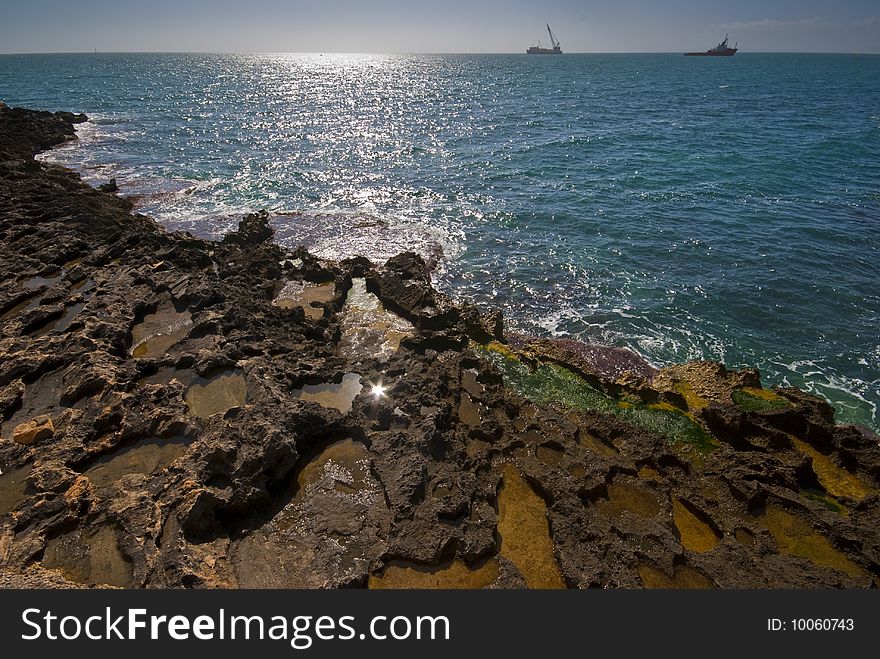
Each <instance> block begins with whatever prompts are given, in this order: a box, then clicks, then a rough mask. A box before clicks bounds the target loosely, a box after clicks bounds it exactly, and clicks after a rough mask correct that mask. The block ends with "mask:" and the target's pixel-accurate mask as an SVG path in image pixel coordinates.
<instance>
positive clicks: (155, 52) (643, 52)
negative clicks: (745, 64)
mask: <svg viewBox="0 0 880 659" xmlns="http://www.w3.org/2000/svg"><path fill="white" fill-rule="evenodd" d="M683 52H684V51H678V50H608V51H571V52H567V53H566V52H563V53H561V54H562V55H680V54H682V53H683ZM738 54H742V55H880V51H863V50H754V51H743V50H742V49H740V50H739V53H738ZM14 55H396V56H410V55H526V52H525V51H524V50H516V51H447V52H439V51H437V52H427V51H425V52H422V51H386V52H379V51H374V52H370V51H354V50H351V51H342V50H340V51H257V50H253V51H250V50H242V51H233V50H229V51H221V50H49V51H32V52H17V53H11V52H10V53H7V52H0V56H14Z"/></svg>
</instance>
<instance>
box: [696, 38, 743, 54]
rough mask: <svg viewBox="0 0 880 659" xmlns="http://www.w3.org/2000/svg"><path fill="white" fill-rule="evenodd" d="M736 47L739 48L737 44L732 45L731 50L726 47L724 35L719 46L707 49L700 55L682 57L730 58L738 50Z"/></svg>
mask: <svg viewBox="0 0 880 659" xmlns="http://www.w3.org/2000/svg"><path fill="white" fill-rule="evenodd" d="M737 46H739V43H737V44H736V45H734V47H733V48H731V47H730V46H728V45H727V35H726V34H725V35H724V41H722V42H721V43H720V44H718V45H717V46H715V47H714V48H711V49H709V50H707V51H705V52H702V53H685V54H684V55H685V57H731V56H732V55H735V54H736V51H737V50H739V49H738V48H737Z"/></svg>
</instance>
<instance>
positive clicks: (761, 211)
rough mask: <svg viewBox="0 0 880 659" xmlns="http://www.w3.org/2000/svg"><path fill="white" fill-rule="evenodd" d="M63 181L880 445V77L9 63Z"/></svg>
mask: <svg viewBox="0 0 880 659" xmlns="http://www.w3.org/2000/svg"><path fill="white" fill-rule="evenodd" d="M0 98H2V99H3V100H5V101H6V102H7V103H9V104H10V105H25V106H30V107H40V108H47V109H64V110H73V111H82V112H86V113H87V114H89V116H90V117H91V118H92V121H91V122H90V123H89V124H86V125H83V126H82V127H80V129H79V133H80V136H81V140H80V142H79V143H77V144H74V145H70V146H65V147H62V148H60V149H56V150H55V151H53V152H52V153H50V154H49V155H48V156H47V158H48V159H52V160H55V161H59V162H62V163H65V164H68V165H71V166H74V167H77V168H78V169H79V170H80V171H81V172H82V173H83V175H84V177H85V178H86V179H87V180H90V181H93V182H96V183H99V182H104V181H106V180H107V179H109V178H110V177H111V176H113V177H116V178H117V180H118V182H119V184H120V186H121V188H122V192H123V194H134V195H137V198H138V205H139V207H140V210H141V212H144V213H147V214H150V215H152V216H154V217H156V218H157V219H158V220H159V221H161V222H162V223H163V224H165V225H166V226H168V227H170V228H173V229H185V230H188V231H191V232H192V233H194V234H197V235H202V236H212V237H214V236H219V235H222V233H224V232H225V231H227V230H228V229H230V228H231V227H234V226H235V224H236V223H237V220H238V219H239V217H240V215H241V214H243V213H245V212H248V211H250V210H253V209H256V208H261V207H265V208H268V209H270V210H272V211H274V212H276V213H277V215H276V216H275V218H274V220H273V221H274V224H275V226H276V227H277V229H278V233H277V239H278V240H279V241H280V242H282V243H285V244H291V245H292V244H296V243H305V244H307V245H308V246H309V247H310V248H311V249H312V250H313V251H316V252H317V253H319V254H321V255H323V256H328V257H333V256H346V255H349V254H352V253H364V254H366V255H368V256H371V257H372V258H374V259H377V260H381V259H383V258H385V257H387V256H389V255H391V254H394V253H396V252H397V251H400V250H402V249H416V250H419V251H420V252H422V253H423V254H425V255H426V256H427V257H429V258H431V259H434V260H436V261H437V263H438V269H437V271H436V280H437V284H438V285H439V286H440V287H441V288H442V289H443V290H445V291H447V292H449V293H451V294H453V295H455V296H460V297H468V298H471V299H474V300H476V301H477V302H479V303H484V304H492V305H495V306H500V307H502V308H503V309H504V311H505V315H506V318H507V320H508V324H509V325H510V326H513V327H514V328H516V329H519V330H521V331H525V332H529V333H535V334H541V335H547V336H570V337H575V338H580V339H583V340H586V341H598V342H603V343H607V344H612V345H618V346H628V347H630V348H632V349H634V350H636V351H638V352H639V353H641V354H642V355H644V356H645V357H647V358H648V359H649V360H650V361H651V362H652V363H654V364H656V365H663V364H668V363H673V362H680V361H684V360H690V359H717V360H721V361H723V362H725V363H726V364H727V365H728V366H731V367H737V366H745V365H751V366H757V367H758V368H760V369H761V372H762V374H763V379H764V383H765V385H773V384H782V385H794V386H799V387H802V388H805V389H807V390H809V391H812V392H815V393H817V394H820V395H822V396H824V397H826V398H827V399H829V400H830V401H832V402H833V403H834V405H835V407H836V409H837V418H838V420H840V421H845V422H856V423H862V424H867V425H870V426H873V427H874V428H875V429H876V428H878V427H880V420H878V411H877V408H878V404H880V57H878V56H870V55H863V56H858V55H784V54H780V55H776V54H772V55H771V54H748V53H741V54H738V55H737V56H735V57H733V58H685V57H682V56H680V55H568V54H566V55H564V56H562V57H527V56H525V55H496V56H488V55H481V56H465V55H444V56H390V55H388V56H386V55H187V54H163V55H149V54H95V55H8V56H0Z"/></svg>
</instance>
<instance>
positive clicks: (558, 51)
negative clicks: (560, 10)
mask: <svg viewBox="0 0 880 659" xmlns="http://www.w3.org/2000/svg"><path fill="white" fill-rule="evenodd" d="M547 33H548V34H549V35H550V43H551V45H552V46H553V47H552V48H542V47H541V42H540V41H539V42H538V45H537V46H529V48H528V50H526V54H527V55H562V46H561V45H560V43H559V41H557V40H556V37H555V36H554V34H553V30H551V29H550V23H547Z"/></svg>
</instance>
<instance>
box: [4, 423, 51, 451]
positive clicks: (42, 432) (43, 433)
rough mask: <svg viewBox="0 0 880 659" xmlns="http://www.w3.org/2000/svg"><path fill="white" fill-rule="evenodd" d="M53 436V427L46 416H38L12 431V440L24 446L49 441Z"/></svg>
mask: <svg viewBox="0 0 880 659" xmlns="http://www.w3.org/2000/svg"><path fill="white" fill-rule="evenodd" d="M54 434H55V426H54V424H53V423H52V419H50V418H49V417H48V416H38V417H36V418H35V419H31V420H30V421H25V422H24V423H20V424H18V425H17V426H15V430H13V431H12V439H13V440H14V441H15V442H17V443H19V444H24V445H25V446H30V445H31V444H33V443H35V442H39V441H42V440H44V439H49V438H50V437H51V436H52V435H54Z"/></svg>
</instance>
